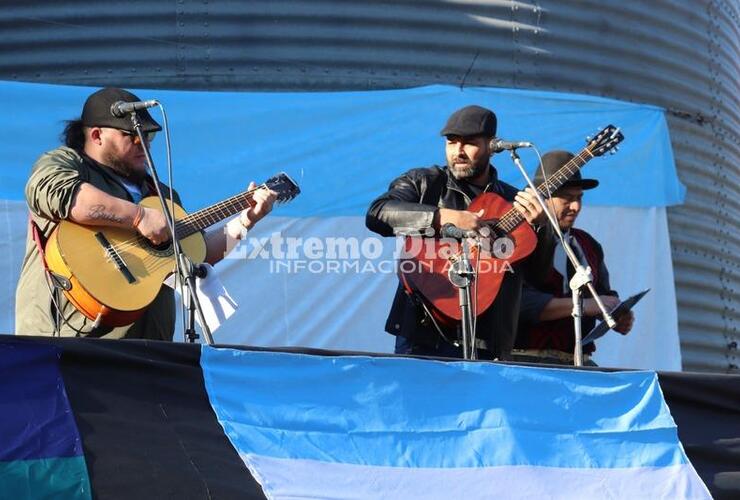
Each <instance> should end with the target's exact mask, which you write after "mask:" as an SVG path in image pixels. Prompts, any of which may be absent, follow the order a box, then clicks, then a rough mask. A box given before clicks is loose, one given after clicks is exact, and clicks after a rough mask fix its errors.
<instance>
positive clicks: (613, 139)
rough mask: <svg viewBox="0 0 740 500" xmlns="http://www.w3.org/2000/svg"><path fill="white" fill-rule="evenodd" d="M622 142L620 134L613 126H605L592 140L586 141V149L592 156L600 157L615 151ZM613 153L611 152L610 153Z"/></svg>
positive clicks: (622, 138)
mask: <svg viewBox="0 0 740 500" xmlns="http://www.w3.org/2000/svg"><path fill="white" fill-rule="evenodd" d="M623 140H624V136H623V135H622V132H620V131H619V129H618V128H617V127H615V126H614V125H607V126H606V127H605V128H604V129H603V130H602V131H601V132H599V133H598V134H596V136H595V137H594V138H593V139H589V140H588V145H587V146H586V149H588V150H589V151H590V152H591V154H592V155H594V156H602V155H604V154H606V153H608V152H609V151H612V150H613V149H615V147H616V146H617V144H619V143H620V142H622V141H623ZM612 152H613V151H612Z"/></svg>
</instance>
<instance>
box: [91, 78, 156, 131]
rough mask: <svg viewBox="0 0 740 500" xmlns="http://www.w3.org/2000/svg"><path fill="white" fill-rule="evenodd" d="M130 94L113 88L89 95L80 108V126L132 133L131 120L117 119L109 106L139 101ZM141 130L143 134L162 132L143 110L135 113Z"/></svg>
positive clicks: (126, 117) (125, 117) (125, 118)
mask: <svg viewBox="0 0 740 500" xmlns="http://www.w3.org/2000/svg"><path fill="white" fill-rule="evenodd" d="M140 100H141V99H139V98H138V97H136V96H135V95H134V94H132V93H131V92H128V91H126V90H123V89H118V88H114V87H107V88H104V89H100V90H98V91H97V92H94V93H92V94H90V97H88V98H87V101H85V106H83V108H82V117H81V118H82V124H83V125H84V126H86V127H111V128H117V129H120V130H126V131H128V132H133V131H134V126H133V125H132V124H131V119H130V118H129V117H128V115H127V116H124V117H121V118H117V117H115V116H113V113H111V111H110V107H111V105H113V104H114V103H116V102H118V101H123V102H135V101H140ZM137 114H138V115H139V121H141V128H142V130H143V131H144V132H158V131H160V130H162V127H160V126H159V123H157V122H155V121H154V119H153V118H152V116H151V115H150V114H149V112H148V111H147V110H145V109H142V110H139V111H137Z"/></svg>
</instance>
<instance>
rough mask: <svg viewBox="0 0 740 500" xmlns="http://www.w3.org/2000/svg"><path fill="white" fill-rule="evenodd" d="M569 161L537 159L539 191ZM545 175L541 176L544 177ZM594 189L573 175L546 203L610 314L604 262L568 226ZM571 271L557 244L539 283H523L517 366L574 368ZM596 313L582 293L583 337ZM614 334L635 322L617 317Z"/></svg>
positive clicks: (566, 157) (589, 347) (592, 243)
mask: <svg viewBox="0 0 740 500" xmlns="http://www.w3.org/2000/svg"><path fill="white" fill-rule="evenodd" d="M573 157H574V155H573V154H571V153H569V152H567V151H551V152H549V153H547V154H545V155H544V156H543V157H542V165H541V167H540V168H538V169H537V174H536V175H535V178H534V183H535V185H537V186H539V185H540V184H542V183H543V182H545V177H547V178H548V179H549V178H550V177H552V176H553V175H555V173H556V172H557V171H558V170H559V169H560V168H561V167H562V166H563V165H565V164H566V163H568V162H569V161H570V160H571V159H572V158H573ZM543 170H544V174H543ZM598 185H599V181H597V180H596V179H583V178H582V177H581V173H580V172H578V171H577V172H576V173H575V174H574V175H573V176H572V177H571V178H570V180H568V181H567V182H566V183H565V184H563V185H562V186H561V187H560V188H559V189H558V190H557V191H555V192H554V193H552V197H551V198H550V200H549V201H548V202H547V203H549V205H550V207H551V208H552V210H553V213H554V215H555V217H556V218H557V220H558V224H559V226H560V230H561V231H562V232H563V236H564V237H565V238H566V239H567V241H568V243H569V244H570V246H571V247H572V248H573V251H574V252H575V254H576V256H577V257H578V258H579V259H580V261H581V264H583V265H584V266H590V267H591V273H592V276H593V284H594V287H595V288H596V292H597V293H598V294H599V296H600V297H601V300H602V301H603V303H604V306H606V308H607V309H608V310H609V309H612V308H614V307H615V306H616V305H617V304H619V298H618V297H617V292H615V291H614V290H612V289H611V287H610V285H609V271H608V269H607V267H606V264H605V263H604V251H603V250H602V248H601V245H599V243H598V242H597V241H596V240H595V239H594V238H593V236H591V235H590V234H588V233H587V232H586V231H583V230H581V229H576V228H575V227H573V225H574V224H575V221H576V218H577V217H578V214H579V213H580V211H581V207H582V206H583V191H585V190H588V189H593V188H595V187H596V186H598ZM573 273H574V271H573V266H572V265H571V263H570V261H569V260H568V259H567V257H566V255H565V252H564V250H563V247H562V245H560V242H559V241H557V242H556V246H555V248H554V251H553V266H552V268H551V269H549V270H548V272H547V274H546V279H545V281H544V282H540V283H538V284H533V283H531V282H529V281H527V282H525V284H524V289H523V292H522V308H521V312H520V317H519V332H518V334H517V338H516V342H515V349H514V351H513V352H514V359H516V360H519V361H529V362H540V363H549V364H565V365H572V364H573V349H574V347H575V338H574V332H573V318H572V317H571V313H572V312H573V301H572V299H571V291H570V287H569V281H570V278H572V277H573ZM600 315H601V310H600V309H599V308H598V306H597V305H596V302H595V301H594V299H593V298H592V297H591V296H590V293H589V292H588V291H587V290H586V291H585V292H584V300H583V317H582V320H581V326H582V331H583V334H584V335H585V334H587V333H588V332H589V331H591V329H592V328H593V327H594V325H595V324H596V319H597V317H599V316H600ZM615 320H616V321H617V327H616V328H615V330H617V331H618V332H620V333H622V334H627V333H628V332H629V331H630V330H631V328H632V323H633V322H634V316H633V314H632V312H631V311H630V312H629V313H627V314H624V315H622V316H620V317H618V318H615ZM595 349H596V347H595V346H594V344H593V342H591V343H589V344H586V345H585V346H583V352H584V364H591V365H593V364H594V363H593V362H592V361H591V360H590V355H591V354H592V353H593V352H594V350H595Z"/></svg>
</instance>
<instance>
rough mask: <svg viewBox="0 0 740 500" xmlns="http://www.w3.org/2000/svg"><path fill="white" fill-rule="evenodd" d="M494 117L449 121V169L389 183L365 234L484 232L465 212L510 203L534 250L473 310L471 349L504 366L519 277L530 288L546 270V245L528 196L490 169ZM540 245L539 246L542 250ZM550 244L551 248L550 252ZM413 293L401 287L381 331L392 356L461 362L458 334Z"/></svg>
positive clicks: (475, 109) (465, 111) (467, 113)
mask: <svg viewBox="0 0 740 500" xmlns="http://www.w3.org/2000/svg"><path fill="white" fill-rule="evenodd" d="M496 126H497V121H496V115H495V114H494V113H493V111H491V110H489V109H486V108H483V107H481V106H465V107H464V108H461V109H459V110H457V111H455V112H454V113H452V115H450V117H449V119H448V120H447V123H446V124H445V126H444V128H442V130H441V132H440V134H441V135H442V136H444V137H445V156H446V160H447V165H446V166H444V167H440V166H436V165H435V166H432V167H429V168H417V169H413V170H409V171H408V172H406V173H405V174H403V175H401V176H400V177H398V178H397V179H395V180H394V181H393V182H391V184H390V187H389V189H388V191H387V192H386V193H384V194H383V195H381V196H380V197H379V198H377V199H376V200H375V201H373V202H372V204H371V205H370V208H369V209H368V212H367V216H366V224H367V227H368V228H369V229H370V230H371V231H374V232H376V233H378V234H380V235H382V236H393V235H396V234H402V233H404V232H405V233H408V232H409V231H413V232H416V233H417V234H427V235H430V234H437V235H438V234H439V231H440V229H441V228H442V227H444V226H445V225H446V224H454V225H455V226H457V227H458V228H460V229H462V230H472V231H476V230H479V229H481V228H482V226H484V221H483V220H482V219H481V216H482V212H478V213H474V212H470V211H468V210H466V209H467V207H468V206H469V205H470V203H471V202H472V200H473V199H474V198H475V197H476V196H478V195H479V194H481V193H484V192H491V193H495V194H498V195H499V196H501V197H503V198H504V199H506V200H508V201H510V202H512V203H513V204H514V207H515V208H516V209H517V210H518V211H519V212H521V214H522V215H523V216H524V218H525V219H526V221H527V222H528V223H530V224H533V225H538V245H537V248H536V249H535V251H534V252H533V253H532V254H531V255H530V256H529V257H528V258H527V259H525V260H524V261H522V262H520V263H518V264H516V265H514V266H513V272H506V274H505V276H504V278H503V281H502V283H501V288H500V291H499V293H498V295H497V296H496V299H495V301H494V302H493V304H492V305H491V306H490V307H489V308H488V309H487V310H485V311H478V317H477V328H476V330H477V339H478V342H477V347H478V348H479V356H480V357H481V358H489V359H492V358H499V359H507V358H508V357H509V355H510V351H511V348H512V345H513V342H514V336H515V334H516V329H517V319H518V311H519V298H520V295H521V288H522V280H523V276H524V274H527V275H528V276H531V279H532V280H534V281H536V280H537V276H538V275H541V276H543V275H544V273H545V271H546V270H547V269H548V268H549V266H550V262H549V260H548V259H549V256H550V255H552V254H551V245H552V238H551V237H544V236H545V235H549V232H548V228H547V226H546V225H540V223H541V222H543V221H544V218H543V216H544V213H543V211H542V209H541V208H540V207H539V205H538V204H537V202H536V199H535V197H534V195H533V194H532V193H531V192H529V191H528V190H525V191H519V192H517V189H516V188H514V187H513V186H511V185H509V184H506V183H505V182H502V181H501V180H499V178H498V172H497V171H496V169H495V168H494V167H493V165H491V164H490V159H491V155H492V154H493V148H492V144H491V142H492V139H493V138H494V137H495V135H496ZM543 243H544V244H543ZM548 245H549V247H548ZM422 301H423V299H422V298H420V297H418V296H417V295H416V294H411V293H407V291H406V290H405V289H404V287H403V286H402V285H401V284H399V286H398V289H397V291H396V296H395V299H394V301H393V305H392V306H391V311H390V314H389V316H388V320H387V322H386V327H385V329H386V331H387V332H388V333H390V334H392V335H396V352H397V353H405V354H421V355H438V356H449V357H461V356H462V352H461V349H460V348H459V347H457V346H456V345H455V344H457V343H459V340H460V331H459V330H460V328H459V326H458V327H445V326H444V325H440V324H439V323H438V322H435V321H433V319H432V318H431V317H430V315H429V314H428V311H427V309H426V308H425V307H424V304H423V303H422Z"/></svg>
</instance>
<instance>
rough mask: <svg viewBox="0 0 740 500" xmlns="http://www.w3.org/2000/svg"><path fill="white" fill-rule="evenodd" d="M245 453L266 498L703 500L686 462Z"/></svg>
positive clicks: (702, 490)
mask: <svg viewBox="0 0 740 500" xmlns="http://www.w3.org/2000/svg"><path fill="white" fill-rule="evenodd" d="M243 458H244V460H245V462H246V463H247V464H248V465H249V467H250V469H252V470H257V471H259V473H260V479H261V480H262V487H263V488H264V490H265V494H266V495H267V496H268V498H280V499H291V498H295V499H298V498H323V499H342V500H350V499H367V498H383V499H388V500H390V499H403V500H406V499H408V498H424V499H425V500H432V499H440V500H447V499H450V498H464V499H465V500H474V499H490V498H507V499H515V498H528V499H532V498H549V499H560V498H562V499H568V500H571V499H579V498H582V499H584V500H593V499H596V498H629V499H650V500H654V499H658V498H665V499H671V500H673V499H676V498H681V499H705V498H709V495H708V492H707V490H706V487H705V486H704V484H703V483H702V482H701V480H700V479H699V477H698V476H697V475H696V472H695V471H694V470H693V467H692V466H691V464H680V465H673V466H670V467H640V468H626V469H625V468H617V469H604V468H599V469H573V468H557V467H529V466H503V467H481V468H473V467H463V468H454V469H435V468H407V467H378V466H367V465H353V464H339V463H333V462H331V463H330V462H321V461H315V460H297V459H282V458H272V457H261V456H256V455H246V456H243ZM380 492H382V493H380Z"/></svg>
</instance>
